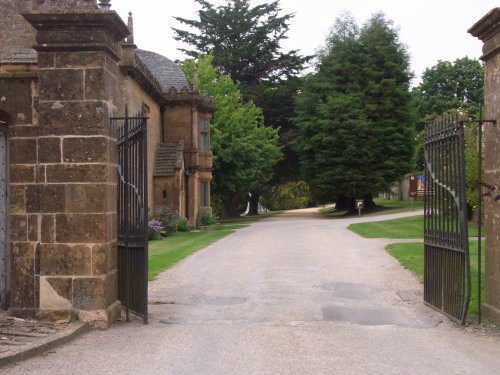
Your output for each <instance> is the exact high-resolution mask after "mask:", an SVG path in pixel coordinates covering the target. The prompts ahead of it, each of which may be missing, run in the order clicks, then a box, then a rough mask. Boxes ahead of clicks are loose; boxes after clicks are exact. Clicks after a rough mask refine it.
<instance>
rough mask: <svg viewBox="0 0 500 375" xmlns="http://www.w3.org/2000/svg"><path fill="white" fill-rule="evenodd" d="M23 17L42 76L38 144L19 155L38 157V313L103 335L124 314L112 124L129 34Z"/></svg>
mask: <svg viewBox="0 0 500 375" xmlns="http://www.w3.org/2000/svg"><path fill="white" fill-rule="evenodd" d="M24 17H25V19H26V20H27V21H28V22H29V23H31V25H32V26H33V27H34V28H35V29H36V30H37V36H36V41H37V45H36V46H35V47H34V48H35V49H36V51H37V52H38V66H39V74H38V78H39V81H38V83H39V88H38V91H39V97H38V99H39V101H38V117H39V119H38V135H37V137H36V138H35V137H33V138H29V139H23V140H19V141H18V143H19V145H18V146H16V149H17V150H22V147H24V148H25V149H30V150H33V147H35V148H34V149H35V150H36V152H35V153H33V152H29V153H26V154H25V156H24V158H26V163H28V162H29V164H30V166H29V168H28V169H27V171H26V173H28V172H29V173H30V175H29V179H30V180H29V184H27V185H26V189H25V204H26V206H25V207H26V211H27V216H23V217H27V218H28V222H27V229H24V231H26V233H24V232H23V234H22V238H25V237H27V238H29V241H28V243H29V246H34V247H35V248H36V250H35V261H34V272H35V283H36V284H35V285H37V288H35V301H36V302H35V309H38V311H39V314H41V315H44V314H45V313H46V314H49V315H54V314H57V313H63V314H64V313H65V314H67V313H73V314H74V313H77V314H78V316H79V317H80V319H82V320H85V321H89V322H93V323H94V324H95V325H97V326H102V327H105V326H107V325H108V324H109V322H111V321H112V320H113V319H114V318H115V317H116V314H118V313H119V311H120V303H119V302H118V301H117V256H116V240H117V228H116V223H117V218H116V212H117V208H116V201H117V186H116V183H117V151H116V137H115V132H114V130H113V129H111V128H110V121H109V117H110V115H111V114H113V113H114V111H115V108H116V105H118V103H115V102H114V100H115V98H118V97H121V96H120V95H118V94H117V90H118V89H119V77H120V71H119V68H118V62H119V59H120V55H121V43H120V42H121V41H122V40H123V39H124V38H125V37H126V36H127V35H128V29H127V26H126V25H125V24H124V23H123V21H122V20H121V18H120V17H119V16H118V15H117V14H116V13H115V12H112V11H100V10H97V9H81V10H76V11H75V10H74V9H66V10H64V9H63V10H61V9H59V10H55V9H47V10H43V9H42V10H41V11H39V12H33V13H29V14H25V15H24ZM120 107H121V103H120ZM16 152H17V151H16ZM19 153H20V154H21V153H22V151H19ZM19 157H22V155H19ZM28 159H29V160H28ZM26 179H28V177H26ZM31 221H33V224H32V223H31ZM16 243H17V244H18V243H19V241H18V242H16ZM16 246H18V245H16ZM21 250H22V249H21ZM16 251H20V250H16V248H15V247H14V252H16ZM15 256H16V255H15ZM15 256H14V257H15ZM13 272H14V273H15V272H16V270H13ZM37 296H38V298H37ZM21 307H22V306H21ZM12 309H14V310H15V309H16V306H15V305H14V306H12Z"/></svg>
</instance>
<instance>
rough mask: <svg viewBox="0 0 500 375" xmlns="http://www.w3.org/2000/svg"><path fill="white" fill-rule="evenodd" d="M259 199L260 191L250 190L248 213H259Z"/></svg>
mask: <svg viewBox="0 0 500 375" xmlns="http://www.w3.org/2000/svg"><path fill="white" fill-rule="evenodd" d="M259 200H260V192H255V191H254V192H252V196H251V197H250V208H249V210H248V215H258V214H259Z"/></svg>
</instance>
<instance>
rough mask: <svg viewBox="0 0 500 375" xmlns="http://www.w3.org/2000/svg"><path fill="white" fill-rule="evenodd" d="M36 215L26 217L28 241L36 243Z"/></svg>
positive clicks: (37, 226)
mask: <svg viewBox="0 0 500 375" xmlns="http://www.w3.org/2000/svg"><path fill="white" fill-rule="evenodd" d="M38 224H39V220H38V215H28V241H31V242H36V241H38V240H39V238H38V229H39V225H38Z"/></svg>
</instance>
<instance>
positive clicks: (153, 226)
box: [148, 219, 161, 241]
mask: <svg viewBox="0 0 500 375" xmlns="http://www.w3.org/2000/svg"><path fill="white" fill-rule="evenodd" d="M152 240H161V223H160V221H159V220H156V219H153V220H150V221H148V241H152Z"/></svg>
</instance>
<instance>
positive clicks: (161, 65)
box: [136, 49, 190, 94]
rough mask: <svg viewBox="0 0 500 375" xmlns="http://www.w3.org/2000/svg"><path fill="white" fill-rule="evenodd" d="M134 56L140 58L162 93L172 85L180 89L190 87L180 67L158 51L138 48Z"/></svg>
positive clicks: (167, 90)
mask: <svg viewBox="0 0 500 375" xmlns="http://www.w3.org/2000/svg"><path fill="white" fill-rule="evenodd" d="M136 57H137V58H138V59H139V60H141V62H142V63H144V65H145V66H146V68H147V69H148V70H149V71H150V72H151V73H152V74H153V76H154V77H155V78H156V80H157V81H158V82H159V83H160V86H161V91H162V94H166V93H168V92H169V90H170V89H171V88H172V87H175V89H176V90H177V91H179V92H180V91H181V90H182V89H183V88H184V87H187V88H188V89H190V85H189V82H188V80H187V79H186V76H185V75H184V73H183V72H182V70H181V68H180V67H179V66H178V65H177V64H176V63H175V62H173V61H172V60H170V59H167V58H166V57H165V56H162V55H160V54H158V53H155V52H151V51H145V50H142V49H138V50H137V51H136Z"/></svg>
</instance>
